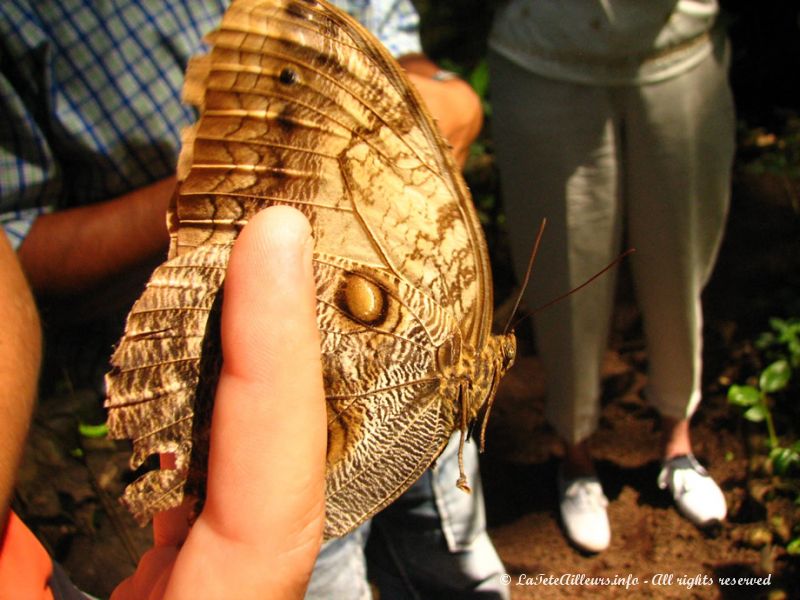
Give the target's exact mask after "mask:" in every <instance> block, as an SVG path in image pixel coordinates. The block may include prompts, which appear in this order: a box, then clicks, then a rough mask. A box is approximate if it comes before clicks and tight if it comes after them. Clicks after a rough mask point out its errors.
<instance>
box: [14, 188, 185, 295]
mask: <svg viewBox="0 0 800 600" xmlns="http://www.w3.org/2000/svg"><path fill="white" fill-rule="evenodd" d="M174 189H175V178H174V177H168V178H166V179H162V180H161V181H158V182H156V183H153V184H151V185H148V186H145V187H143V188H139V189H137V190H134V191H132V192H130V193H128V194H125V195H124V196H120V197H119V198H115V199H112V200H108V201H106V202H100V203H97V204H91V205H87V206H81V207H78V208H72V209H67V210H63V211H59V212H56V213H53V214H48V215H43V216H41V217H39V218H38V219H36V221H35V222H34V223H33V226H32V227H31V230H30V232H29V233H28V235H27V237H26V238H25V240H24V241H23V242H22V245H21V246H20V248H19V250H18V253H17V254H18V257H19V260H20V262H21V263H22V267H23V269H24V271H25V273H26V275H27V276H28V281H29V282H30V284H31V287H32V288H33V290H34V291H35V292H36V294H42V295H46V296H61V295H70V294H80V293H84V292H87V291H91V290H93V289H94V288H97V287H98V286H100V285H101V284H103V283H104V282H105V281H107V280H108V279H109V278H112V277H114V276H116V275H119V274H121V273H124V272H126V271H128V270H130V269H132V268H135V267H138V266H141V265H143V264H146V263H148V262H153V263H155V262H157V261H158V259H160V258H163V255H164V253H165V251H166V248H167V243H168V240H169V238H168V235H167V227H166V212H167V207H168V205H169V200H170V197H171V196H172V192H173V190H174Z"/></svg>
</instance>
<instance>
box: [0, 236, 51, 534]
mask: <svg viewBox="0 0 800 600" xmlns="http://www.w3.org/2000/svg"><path fill="white" fill-rule="evenodd" d="M0 238H1V239H0V294H2V295H0V323H2V326H1V327H0V387H2V393H0V427H2V435H0V535H1V534H2V528H3V527H4V526H5V522H6V515H7V513H8V508H9V504H10V502H11V493H12V491H13V489H14V483H15V480H16V476H17V468H18V467H19V461H20V459H21V457H22V450H23V447H24V445H25V436H26V435H27V433H28V425H29V423H30V419H31V414H32V413H33V405H34V398H35V396H36V382H37V378H38V373H39V360H40V357H41V331H40V328H39V317H38V315H37V313H36V305H35V304H34V302H33V297H32V296H31V293H30V290H29V289H28V284H27V282H26V281H25V276H24V275H23V274H22V269H20V266H19V262H18V261H17V257H16V256H15V255H14V251H13V250H12V249H11V245H10V244H9V243H8V240H7V239H6V236H5V235H4V234H0Z"/></svg>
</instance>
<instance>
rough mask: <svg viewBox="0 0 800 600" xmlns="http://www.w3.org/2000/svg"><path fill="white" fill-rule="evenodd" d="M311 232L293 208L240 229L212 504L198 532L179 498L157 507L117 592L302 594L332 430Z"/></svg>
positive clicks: (216, 426)
mask: <svg viewBox="0 0 800 600" xmlns="http://www.w3.org/2000/svg"><path fill="white" fill-rule="evenodd" d="M309 234H310V228H309V226H308V223H307V221H306V220H305V218H304V217H302V215H300V213H298V212H297V211H295V210H294V209H290V208H287V207H273V208H268V209H266V210H265V211H263V212H262V213H259V214H258V215H256V217H254V218H253V219H252V220H251V222H250V224H249V225H247V227H245V228H244V230H243V231H242V233H241V234H240V236H239V239H238V241H237V242H236V245H235V247H234V251H233V255H232V257H231V261H230V264H229V267H228V273H227V276H226V283H225V300H224V303H223V316H222V349H223V367H222V372H221V375H220V382H219V386H218V388H217V396H216V400H215V406H214V415H213V418H212V432H211V444H210V449H211V455H210V458H209V471H208V484H207V485H208V489H207V500H206V502H205V506H204V508H203V511H202V513H201V515H200V516H199V517H198V519H197V521H196V522H195V524H194V526H193V527H192V528H191V530H188V529H187V525H186V513H185V511H184V510H182V509H180V508H179V509H173V510H172V511H168V512H166V513H162V514H160V515H157V517H156V519H155V522H154V532H155V546H154V548H153V549H152V550H150V551H148V552H147V553H146V554H145V555H144V556H143V557H142V560H141V561H140V563H139V568H138V569H137V571H136V573H135V574H134V575H133V577H131V578H130V579H128V580H126V581H125V582H124V583H123V584H121V585H120V587H118V588H117V590H116V591H115V594H114V596H113V599H114V600H124V599H128V598H137V599H138V598H161V597H169V598H184V597H185V598H197V597H206V598H250V597H252V598H265V597H270V598H300V597H302V596H303V592H304V590H305V585H306V582H307V580H308V577H309V576H310V574H311V570H312V568H313V565H314V561H315V559H316V555H317V552H318V550H319V545H320V542H321V538H322V525H323V519H324V471H325V449H326V431H327V428H326V417H325V402H324V393H323V388H322V368H321V361H320V346H319V332H318V330H317V326H316V300H315V286H314V280H313V274H312V268H311V241H310V237H309ZM265 281H269V282H272V284H271V285H264V282H265ZM184 540H185V542H184ZM181 544H182V546H181V547H180V550H179V546H180V545H181Z"/></svg>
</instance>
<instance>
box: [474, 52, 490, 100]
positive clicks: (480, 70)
mask: <svg viewBox="0 0 800 600" xmlns="http://www.w3.org/2000/svg"><path fill="white" fill-rule="evenodd" d="M469 84H470V85H471V86H472V89H474V90H475V93H476V94H478V97H479V98H481V100H483V99H484V98H486V93H487V92H488V91H489V63H488V62H487V60H486V59H483V60H481V62H479V63H478V64H477V66H476V67H475V68H474V69H472V73H470V74H469Z"/></svg>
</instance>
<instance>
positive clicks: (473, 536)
mask: <svg viewBox="0 0 800 600" xmlns="http://www.w3.org/2000/svg"><path fill="white" fill-rule="evenodd" d="M459 437H460V434H459V433H455V434H454V435H453V437H452V438H451V439H450V442H449V444H448V445H447V447H446V448H445V451H444V452H443V453H442V455H441V456H440V457H439V459H438V460H437V462H436V465H435V466H434V467H432V468H431V469H429V470H428V471H426V472H425V473H424V474H423V475H422V477H421V478H420V479H419V480H418V481H417V482H416V483H415V484H414V485H413V486H412V487H411V488H409V490H408V491H407V492H406V493H405V494H403V495H402V496H401V497H400V498H398V500H397V501H396V502H395V503H394V504H392V505H391V506H389V507H388V508H386V509H385V510H384V511H383V512H382V513H380V514H379V515H377V516H376V517H375V518H374V520H373V528H372V533H371V534H370V541H369V544H368V546H367V560H368V566H369V575H370V580H372V581H374V583H375V584H376V586H377V587H378V589H379V590H380V597H381V599H382V600H399V599H407V598H475V597H480V598H487V599H488V598H495V599H506V598H508V597H509V596H508V593H509V592H508V587H507V586H505V585H503V584H502V581H501V579H500V577H501V575H502V574H503V573H505V568H504V567H503V564H502V562H501V561H500V558H499V556H498V555H497V552H496V550H495V549H494V546H493V545H492V542H491V540H490V539H489V535H488V533H487V531H486V518H485V510H484V504H483V491H482V486H481V479H480V472H479V470H478V452H477V448H476V445H475V444H474V443H470V444H468V445H467V446H466V447H465V449H464V467H465V471H466V474H467V478H468V481H469V485H470V487H471V488H472V493H471V494H467V493H465V492H463V491H462V490H460V489H458V488H457V487H456V480H457V479H458V476H459V469H458V446H459Z"/></svg>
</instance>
